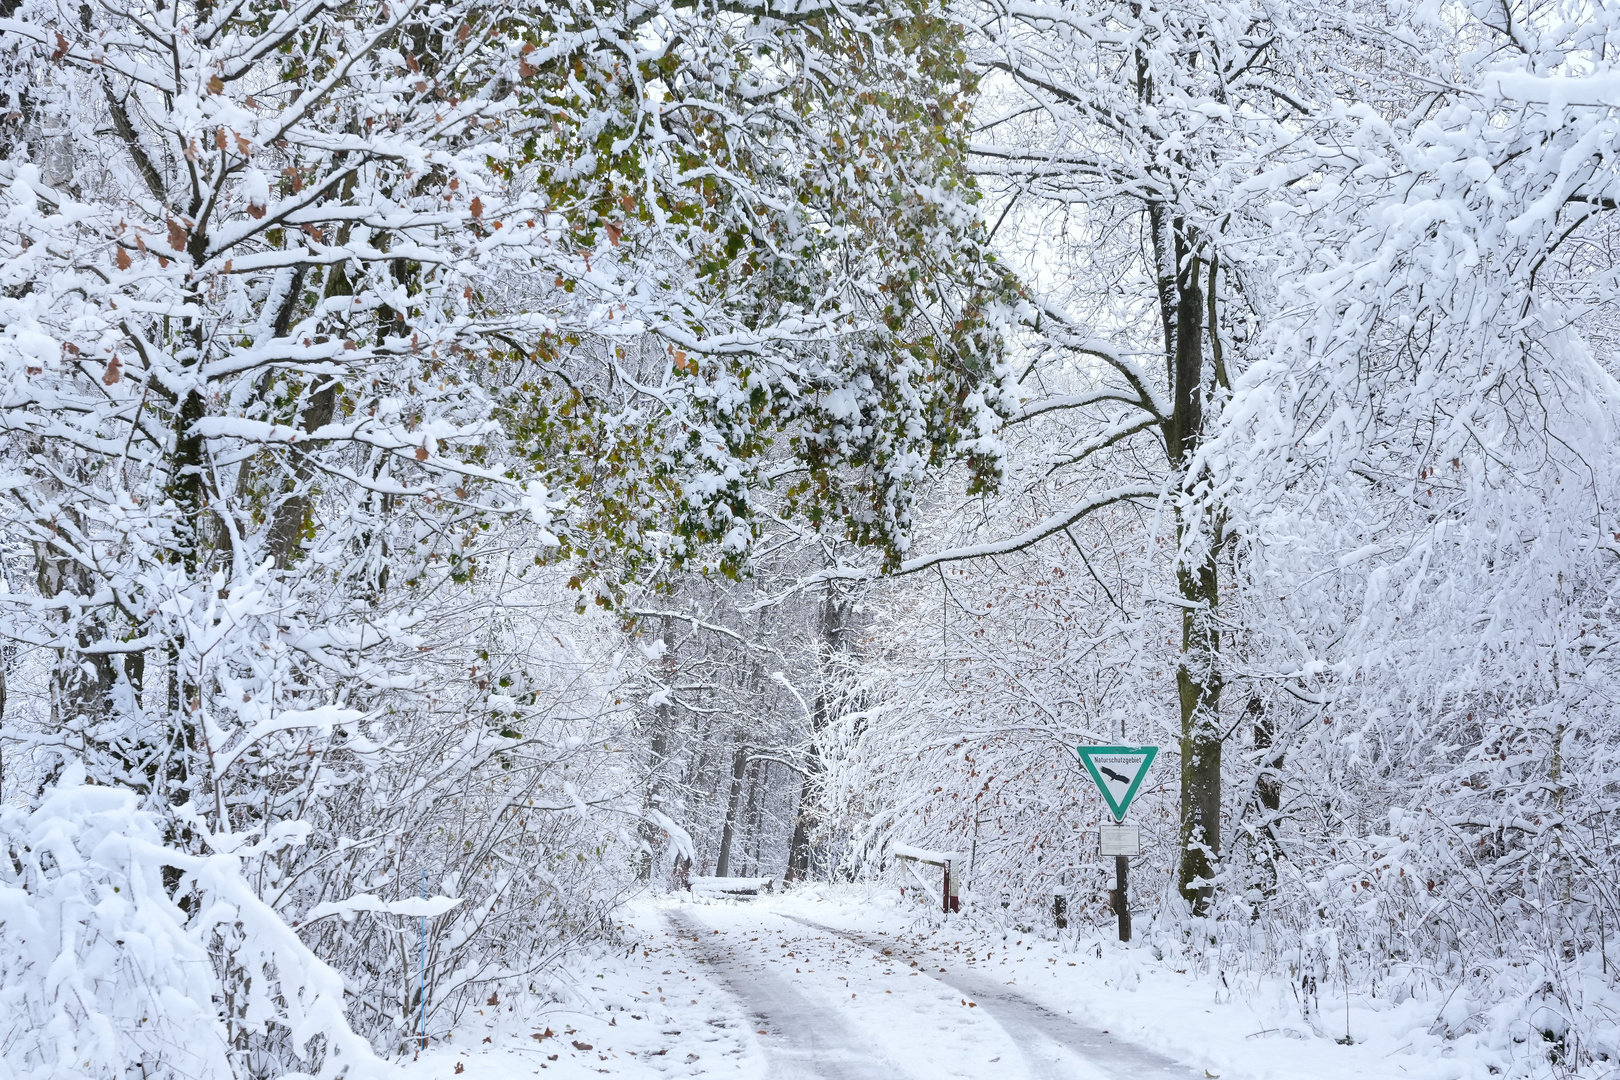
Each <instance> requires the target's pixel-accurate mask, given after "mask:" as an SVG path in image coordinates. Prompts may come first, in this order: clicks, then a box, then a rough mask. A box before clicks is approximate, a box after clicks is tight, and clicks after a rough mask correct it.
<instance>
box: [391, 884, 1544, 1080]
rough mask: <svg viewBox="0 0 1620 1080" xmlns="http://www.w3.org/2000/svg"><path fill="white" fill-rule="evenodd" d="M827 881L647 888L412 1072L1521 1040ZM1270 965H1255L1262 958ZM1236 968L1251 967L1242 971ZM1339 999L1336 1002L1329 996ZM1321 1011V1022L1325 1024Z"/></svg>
mask: <svg viewBox="0 0 1620 1080" xmlns="http://www.w3.org/2000/svg"><path fill="white" fill-rule="evenodd" d="M831 892H832V891H831V890H829V889H827V888H825V887H816V888H814V889H806V890H803V891H796V892H794V893H791V894H789V895H787V896H778V897H772V898H763V899H761V900H758V901H755V902H751V903H749V902H744V903H737V902H732V901H723V900H722V901H706V900H701V899H690V898H684V897H662V898H654V897H648V898H643V899H641V900H638V901H636V902H634V903H633V904H631V905H629V906H627V907H626V908H625V909H624V910H623V913H622V916H623V921H622V922H621V924H620V930H621V933H622V935H623V937H622V944H621V945H620V946H619V947H618V948H617V949H614V950H608V951H604V952H602V953H600V954H597V955H594V956H582V957H579V958H577V960H576V962H575V963H574V964H573V965H571V966H570V968H569V969H568V970H567V971H566V972H564V973H562V975H560V976H559V980H560V985H559V987H558V988H556V989H554V990H551V991H546V992H543V993H540V994H536V995H524V994H519V993H517V992H516V988H513V989H514V993H513V994H512V995H510V997H508V995H507V994H505V993H504V992H503V993H502V994H501V995H499V997H498V998H497V996H496V995H491V1000H490V1001H489V1002H487V1003H485V1005H484V1006H483V1007H479V1008H474V1009H470V1010H469V1011H468V1012H467V1013H465V1014H463V1015H462V1017H461V1018H460V1020H459V1022H458V1023H457V1025H456V1027H455V1029H454V1031H453V1032H451V1033H450V1034H449V1036H447V1037H446V1038H444V1040H443V1041H439V1040H437V1039H436V1040H435V1041H434V1043H433V1045H432V1046H430V1047H429V1048H428V1049H427V1050H426V1051H425V1052H423V1053H422V1055H421V1056H420V1058H419V1059H418V1060H415V1061H407V1062H405V1063H404V1066H405V1076H406V1078H407V1080H562V1078H566V1080H587V1078H590V1080H595V1078H596V1077H599V1076H604V1075H606V1076H614V1077H620V1078H628V1080H677V1078H682V1080H684V1078H687V1077H698V1076H707V1077H711V1078H716V1077H735V1078H737V1080H879V1078H882V1080H940V1078H956V1080H1060V1078H1061V1080H1200V1078H1204V1077H1213V1076H1221V1077H1224V1078H1225V1080H1300V1078H1302V1077H1309V1078H1311V1080H1489V1078H1490V1077H1492V1076H1504V1075H1507V1076H1524V1075H1541V1074H1539V1073H1534V1072H1530V1073H1525V1072H1523V1070H1521V1071H1520V1072H1513V1071H1512V1070H1513V1068H1514V1063H1513V1062H1512V1061H1509V1060H1507V1059H1505V1058H1504V1057H1503V1056H1502V1055H1496V1056H1491V1055H1487V1054H1485V1053H1483V1052H1481V1051H1480V1050H1478V1049H1477V1048H1470V1047H1468V1046H1467V1045H1466V1044H1462V1045H1453V1044H1448V1043H1446V1042H1445V1041H1444V1040H1442V1039H1440V1038H1439V1037H1437V1036H1434V1035H1432V1034H1430V1033H1428V1031H1427V1029H1428V1027H1429V1026H1430V1025H1431V1024H1432V1022H1433V1019H1432V1018H1433V1015H1434V1010H1435V1009H1436V1008H1437V1007H1438V1003H1427V1002H1420V1001H1417V1000H1415V999H1414V1000H1408V1001H1405V1002H1404V1003H1401V1004H1396V1003H1394V1002H1391V1001H1389V1000H1388V998H1387V997H1386V998H1380V999H1377V1000H1375V1001H1373V1000H1369V1001H1365V1002H1364V1001H1360V1000H1358V1001H1356V1002H1355V1003H1354V1005H1353V1013H1346V1012H1341V1011H1337V1010H1343V1009H1344V1006H1343V1005H1342V1003H1332V1004H1330V1006H1329V1007H1330V1009H1332V1010H1334V1011H1331V1012H1330V1013H1329V1016H1330V1018H1331V1020H1332V1021H1333V1022H1334V1023H1336V1024H1339V1025H1344V1024H1347V1023H1353V1025H1354V1032H1355V1036H1356V1038H1355V1039H1354V1041H1353V1043H1349V1042H1346V1041H1344V1040H1342V1039H1341V1037H1340V1036H1339V1034H1338V1032H1339V1031H1342V1030H1344V1029H1343V1027H1342V1026H1341V1027H1339V1028H1338V1030H1334V1029H1333V1028H1330V1027H1328V1026H1326V1025H1325V1024H1323V1023H1322V1022H1321V1021H1320V1020H1319V1019H1318V1020H1317V1023H1316V1024H1314V1025H1313V1023H1312V1022H1311V1020H1310V1019H1302V1018H1301V1016H1300V1011H1299V1005H1298V1003H1297V1001H1296V1000H1295V997H1294V993H1293V991H1292V990H1290V988H1289V986H1288V984H1287V982H1286V981H1269V982H1260V981H1252V982H1241V983H1238V984H1237V988H1236V990H1234V989H1233V988H1232V987H1229V986H1227V982H1228V980H1227V978H1226V976H1225V975H1224V974H1222V973H1220V972H1218V971H1210V970H1206V971H1204V972H1203V973H1202V974H1200V973H1198V972H1191V973H1189V972H1186V971H1182V970H1180V969H1179V968H1178V967H1177V964H1178V963H1181V964H1185V963H1187V961H1185V960H1180V961H1177V960H1174V959H1172V958H1170V957H1166V958H1163V959H1162V960H1161V959H1156V958H1155V957H1154V955H1153V953H1154V950H1153V948H1152V947H1150V946H1142V947H1139V948H1132V949H1122V948H1119V947H1115V946H1113V944H1112V943H1111V942H1108V941H1105V940H1102V939H1093V940H1091V941H1089V942H1088V943H1085V944H1083V945H1082V944H1081V943H1079V942H1078V941H1076V940H1072V939H1071V940H1069V941H1068V942H1066V943H1064V942H1056V941H1048V940H1046V939H1044V938H1040V937H1038V936H1032V935H1030V934H1028V933H1023V932H1012V933H1006V932H1003V931H1002V930H1001V929H998V928H996V927H994V926H993V925H991V924H987V923H986V922H985V920H982V919H981V920H978V921H975V920H974V919H972V918H970V917H963V918H962V919H960V920H958V919H952V920H950V921H949V923H947V924H943V925H941V924H939V923H937V922H935V921H934V920H932V919H931V918H929V917H926V916H923V917H920V913H919V911H918V910H917V909H916V908H914V907H910V906H908V905H900V904H895V903H893V901H894V900H897V899H898V895H897V894H896V896H895V897H890V898H887V902H886V901H885V898H884V897H881V896H880V897H878V898H877V899H875V900H874V899H871V898H866V899H861V898H858V897H854V896H852V897H849V898H844V899H840V898H838V897H837V896H836V895H835V894H834V895H827V894H829V893H831ZM1250 978H1252V977H1250ZM1233 981H1234V982H1236V980H1233ZM1318 1016H1320V1011H1319V1012H1318ZM1318 1027H1319V1028H1320V1030H1317V1029H1316V1028H1318Z"/></svg>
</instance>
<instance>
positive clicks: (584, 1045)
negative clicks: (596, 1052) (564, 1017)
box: [574, 1039, 595, 1050]
mask: <svg viewBox="0 0 1620 1080" xmlns="http://www.w3.org/2000/svg"><path fill="white" fill-rule="evenodd" d="M574 1049H575V1050H593V1049H595V1047H593V1046H592V1045H591V1044H590V1043H588V1042H580V1041H579V1040H578V1039H575V1040H574Z"/></svg>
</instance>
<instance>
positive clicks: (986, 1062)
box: [666, 905, 1200, 1080]
mask: <svg viewBox="0 0 1620 1080" xmlns="http://www.w3.org/2000/svg"><path fill="white" fill-rule="evenodd" d="M666 918H668V919H669V921H670V923H671V925H672V927H673V928H674V930H675V931H676V933H677V934H679V935H680V936H681V937H682V938H683V939H684V940H687V941H688V944H687V945H686V946H685V950H686V951H687V952H689V953H691V954H694V955H695V957H696V959H697V960H698V962H699V963H701V964H702V965H703V966H704V967H706V968H707V969H708V975H709V977H710V978H711V979H712V980H714V981H715V982H717V983H719V984H720V985H722V986H724V987H725V988H726V989H727V990H728V991H729V992H730V993H731V994H732V995H733V996H734V997H735V998H737V999H738V1002H739V1004H740V1007H741V1009H742V1010H743V1011H744V1012H745V1013H746V1014H747V1015H748V1016H749V1017H750V1018H751V1020H752V1021H754V1022H756V1024H757V1029H758V1031H759V1033H760V1034H761V1035H762V1036H763V1037H762V1038H761V1040H760V1045H761V1047H762V1049H763V1050H764V1052H765V1055H766V1057H767V1059H768V1061H769V1063H770V1075H772V1076H780V1077H784V1078H794V1080H797V1078H800V1077H804V1078H812V1077H813V1078H817V1080H820V1078H827V1080H866V1078H868V1077H870V1078H874V1080H875V1078H879V1077H883V1078H889V1077H897V1076H917V1077H922V1076H929V1077H938V1076H960V1077H970V1078H971V1077H989V1076H994V1077H996V1078H997V1080H1002V1078H1008V1080H1012V1078H1019V1077H1029V1078H1031V1080H1058V1078H1064V1080H1071V1078H1086V1080H1092V1078H1095V1080H1192V1078H1194V1077H1196V1076H1199V1075H1200V1074H1199V1073H1198V1072H1196V1071H1194V1070H1192V1069H1190V1068H1188V1067H1187V1066H1184V1065H1180V1064H1178V1063H1176V1062H1174V1061H1172V1060H1171V1059H1169V1058H1167V1057H1164V1056H1163V1055H1160V1054H1157V1053H1154V1052H1153V1051H1150V1050H1147V1049H1144V1048H1142V1047H1139V1046H1136V1045H1134V1044H1131V1043H1129V1042H1126V1041H1124V1040H1122V1039H1118V1038H1116V1037H1114V1036H1112V1035H1110V1034H1109V1033H1108V1032H1107V1031H1105V1030H1102V1029H1100V1028H1096V1027H1092V1026H1088V1025H1086V1024H1084V1023H1082V1022H1080V1021H1078V1020H1076V1019H1075V1018H1073V1017H1072V1016H1069V1015H1064V1014H1062V1013H1059V1012H1057V1011H1055V1010H1054V1009H1051V1008H1048V1007H1046V1006H1043V1005H1040V1004H1038V1003H1036V1002H1034V1001H1031V1000H1029V999H1027V998H1025V997H1023V996H1021V995H1020V994H1018V993H1017V992H1016V991H1015V990H1012V989H1010V988H1009V987H1008V986H1006V985H1003V984H1002V983H1001V982H1000V980H999V977H998V976H993V975H991V974H989V973H988V972H983V971H976V970H971V969H969V968H968V967H967V966H966V964H965V963H963V962H960V961H945V963H946V964H948V965H949V966H948V967H946V966H941V961H940V960H939V958H938V957H930V956H927V955H925V954H922V953H921V950H916V949H908V948H906V947H903V946H900V945H898V944H897V943H894V942H886V941H883V940H879V939H877V938H875V937H873V936H871V935H868V934H856V933H851V932H848V931H842V930H837V929H835V928H833V927H830V926H826V925H824V924H821V923H817V922H814V921H812V920H809V919H803V918H798V917H795V916H790V915H784V914H781V913H776V912H771V911H766V910H757V909H750V908H747V907H743V906H733V905H724V906H720V905H714V906H708V905H704V906H697V905H693V906H686V907H682V908H680V909H678V910H676V911H673V912H666ZM914 952H915V953H919V955H917V956H912V955H909V954H911V953H914ZM925 966H927V967H928V968H931V969H934V970H923V968H924V967H925ZM913 980H915V981H913Z"/></svg>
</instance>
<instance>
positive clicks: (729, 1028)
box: [402, 898, 764, 1080]
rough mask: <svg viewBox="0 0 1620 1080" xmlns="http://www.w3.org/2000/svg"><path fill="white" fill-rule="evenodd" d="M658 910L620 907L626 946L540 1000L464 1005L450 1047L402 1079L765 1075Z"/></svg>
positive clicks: (728, 1006)
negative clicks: (468, 1008) (478, 1005)
mask: <svg viewBox="0 0 1620 1080" xmlns="http://www.w3.org/2000/svg"><path fill="white" fill-rule="evenodd" d="M662 906H663V905H662V904H661V902H659V901H657V900H653V899H645V898H644V899H641V900H638V901H634V902H632V903H630V904H628V905H626V906H625V907H624V908H623V909H621V910H620V912H619V918H618V920H617V922H618V926H619V930H620V933H621V934H622V935H623V939H624V940H623V945H622V946H620V947H619V948H618V949H617V950H604V951H602V952H599V953H596V954H594V955H591V956H581V957H577V958H575V959H574V960H573V961H571V962H570V963H569V965H568V966H567V967H566V968H565V969H564V970H562V971H560V972H558V973H557V974H556V976H555V977H554V980H553V985H552V987H551V988H550V989H549V991H547V992H546V993H543V994H540V995H529V994H526V993H511V994H499V995H498V996H497V999H496V1001H495V1002H494V1003H490V1002H488V1001H486V1002H485V1004H484V1005H483V1006H482V1007H480V1008H477V1009H472V1010H469V1011H468V1012H467V1013H466V1014H465V1015H464V1016H463V1017H462V1018H461V1021H460V1023H459V1024H458V1025H457V1026H456V1029H455V1031H454V1033H453V1034H452V1035H451V1037H450V1039H449V1040H447V1041H445V1042H441V1043H434V1044H433V1045H431V1046H429V1047H428V1048H427V1049H426V1050H424V1051H423V1052H422V1053H421V1054H420V1055H418V1056H417V1057H416V1058H415V1059H406V1060H405V1061H404V1062H403V1063H402V1064H403V1066H404V1069H405V1073H406V1077H407V1080H455V1078H457V1077H460V1080H525V1078H532V1077H535V1076H544V1077H546V1078H547V1080H552V1078H554V1077H561V1078H573V1077H593V1078H594V1077H599V1076H602V1075H609V1076H621V1077H630V1078H637V1077H644V1078H648V1080H651V1078H654V1077H657V1078H671V1077H685V1076H698V1075H702V1074H710V1075H728V1074H729V1075H731V1076H737V1077H752V1076H759V1075H763V1072H764V1067H763V1060H762V1057H761V1055H760V1052H759V1047H758V1044H757V1042H756V1041H755V1039H754V1037H753V1035H752V1033H751V1030H750V1029H748V1028H747V1025H746V1023H745V1020H744V1018H743V1017H741V1016H739V1014H738V1013H737V1011H736V1008H735V1004H734V1003H733V1002H732V1000H731V999H730V997H729V996H728V995H727V994H726V993H725V992H724V991H723V990H721V989H720V988H718V987H717V986H715V985H714V984H713V983H712V982H711V981H710V980H709V979H707V978H706V977H705V976H704V975H703V974H702V972H701V968H699V967H698V966H697V965H696V964H694V963H693V958H692V956H691V954H690V952H689V951H688V950H687V949H685V948H684V947H683V944H682V943H681V942H680V941H678V940H677V939H678V937H679V935H678V933H677V932H676V931H675V930H674V928H673V927H671V926H670V925H669V924H668V923H667V922H666V921H665V920H664V919H663V918H662V916H661V915H660V908H661V907H662ZM632 947H633V948H632ZM739 1070H741V1071H739Z"/></svg>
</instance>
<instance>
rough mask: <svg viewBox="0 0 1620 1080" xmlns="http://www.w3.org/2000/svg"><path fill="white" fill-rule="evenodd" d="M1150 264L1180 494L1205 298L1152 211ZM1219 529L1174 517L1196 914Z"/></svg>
mask: <svg viewBox="0 0 1620 1080" xmlns="http://www.w3.org/2000/svg"><path fill="white" fill-rule="evenodd" d="M1149 217H1150V221H1151V224H1152V228H1153V243H1154V254H1155V257H1156V260H1157V262H1158V287H1159V303H1160V317H1161V319H1162V320H1163V324H1164V338H1165V361H1166V367H1167V368H1168V371H1167V374H1168V375H1169V382H1170V391H1171V403H1172V409H1171V414H1170V416H1169V417H1167V418H1166V422H1165V424H1164V442H1165V451H1166V456H1167V457H1168V458H1169V462H1170V467H1171V468H1172V469H1173V470H1175V471H1176V472H1178V473H1180V477H1179V480H1180V485H1179V486H1180V488H1181V491H1183V492H1185V491H1187V490H1189V489H1190V488H1191V487H1192V485H1193V484H1194V483H1195V482H1196V480H1197V477H1195V476H1193V475H1191V474H1190V473H1189V472H1188V469H1189V467H1190V465H1191V462H1192V457H1193V454H1194V452H1195V451H1196V450H1197V448H1198V444H1199V441H1200V439H1201V437H1202V435H1203V428H1204V404H1203V389H1204V335H1203V328H1204V314H1205V313H1204V294H1203V289H1202V288H1201V287H1200V286H1199V281H1198V271H1199V268H1200V260H1199V258H1198V256H1197V254H1196V249H1195V246H1194V243H1193V240H1192V239H1191V236H1190V230H1189V229H1188V227H1187V224H1186V223H1185V222H1184V221H1182V220H1180V219H1179V218H1171V217H1170V216H1169V214H1168V211H1167V210H1166V209H1165V208H1164V207H1162V206H1160V207H1154V208H1153V209H1152V210H1151V211H1150V214H1149ZM1218 533H1219V526H1218V524H1217V522H1216V521H1214V520H1213V519H1212V518H1211V516H1210V515H1209V514H1208V513H1205V512H1200V513H1198V514H1196V516H1193V517H1187V516H1185V515H1184V514H1183V515H1178V519H1177V522H1176V541H1177V548H1178V551H1179V552H1180V554H1179V555H1178V558H1177V563H1176V587H1177V591H1178V592H1179V594H1180V598H1181V601H1182V609H1181V662H1180V664H1179V665H1177V668H1176V691H1177V697H1178V698H1179V704H1180V713H1181V830H1180V831H1181V860H1180V866H1179V867H1178V869H1177V874H1176V880H1177V884H1178V886H1179V887H1180V889H1181V895H1182V896H1183V897H1185V898H1186V900H1187V902H1188V904H1190V905H1191V907H1192V910H1193V913H1194V914H1195V915H1200V916H1202V915H1205V914H1207V913H1208V911H1209V906H1210V900H1211V899H1212V897H1213V895H1214V883H1213V879H1214V877H1215V872H1216V864H1217V862H1218V860H1219V858H1220V851H1221V732H1220V703H1221V669H1220V628H1219V625H1218V623H1217V620H1216V611H1217V605H1218V604H1219V600H1220V576H1219V566H1218V564H1217V562H1216V558H1217V555H1218V552H1219V547H1220V538H1219V535H1218Z"/></svg>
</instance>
